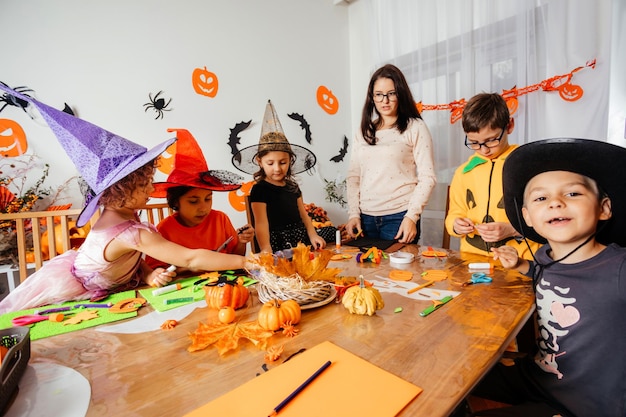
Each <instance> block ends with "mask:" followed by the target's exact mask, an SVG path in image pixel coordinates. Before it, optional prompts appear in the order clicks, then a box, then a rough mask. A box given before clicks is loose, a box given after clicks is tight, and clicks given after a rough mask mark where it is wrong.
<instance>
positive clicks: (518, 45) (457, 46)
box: [358, 0, 611, 184]
mask: <svg viewBox="0 0 626 417" xmlns="http://www.w3.org/2000/svg"><path fill="white" fill-rule="evenodd" d="M358 3H361V4H358V6H359V7H360V8H361V10H363V12H362V15H364V16H366V20H367V22H366V23H365V24H364V25H363V27H364V28H365V30H363V31H362V32H363V33H362V34H361V35H362V36H361V42H363V45H364V46H365V47H366V48H370V57H371V58H369V59H370V60H371V62H369V63H368V65H369V73H370V74H371V73H372V72H373V71H374V70H375V69H376V68H378V67H380V66H381V65H383V64H385V63H393V64H395V65H397V66H398V67H399V68H400V69H402V71H403V72H404V74H405V76H406V77H407V80H408V81H409V84H410V85H411V89H412V91H413V94H414V98H415V99H416V100H417V101H418V102H422V104H423V105H449V104H450V103H454V102H457V101H460V100H462V99H465V100H468V99H469V98H471V97H472V96H473V95H475V94H477V93H480V92H499V93H503V92H504V91H505V90H511V89H513V88H514V87H517V88H518V89H522V88H525V87H530V86H533V85H537V84H540V83H542V82H543V81H544V80H547V79H550V78H551V77H554V76H556V75H567V74H569V73H570V72H571V71H572V70H574V69H575V68H577V67H583V68H582V69H580V70H579V71H577V72H575V73H574V74H573V75H572V76H571V79H570V82H571V84H574V85H578V86H580V87H581V88H582V90H583V92H584V93H583V96H582V97H581V98H580V99H579V100H577V101H566V100H564V99H563V98H561V95H560V94H559V92H558V91H544V90H543V89H542V88H541V87H538V89H537V90H535V91H533V92H529V93H527V94H524V95H520V96H518V97H517V98H518V108H517V111H516V112H515V114H514V116H513V117H514V118H515V130H514V132H513V133H512V134H511V136H510V141H511V142H512V143H520V144H521V143H526V142H529V141H534V140H538V139H543V138H548V137H580V138H591V139H599V140H606V135H607V123H608V120H607V118H608V97H609V94H608V91H609V71H610V59H609V58H610V36H611V1H610V0H600V1H591V0H507V1H505V0H436V1H433V0H359V1H358ZM594 59H595V60H596V65H595V67H594V68H592V67H591V66H587V65H586V64H587V63H588V62H590V61H592V60H594ZM561 82H562V80H558V81H556V83H557V84H560V83H561ZM422 117H423V118H424V120H425V121H426V123H427V124H428V126H429V128H430V130H431V133H432V135H433V139H434V141H435V144H436V148H435V157H436V163H437V171H438V181H439V183H440V184H446V183H449V181H450V179H451V177H452V174H453V172H454V169H455V168H456V167H457V166H458V165H459V164H461V163H462V162H463V161H464V160H465V159H466V158H467V157H468V155H469V154H470V153H471V152H470V151H469V150H468V149H466V148H465V147H464V146H463V137H464V134H463V130H462V127H461V122H460V120H459V121H457V122H456V123H451V111H449V110H424V111H423V112H422Z"/></svg>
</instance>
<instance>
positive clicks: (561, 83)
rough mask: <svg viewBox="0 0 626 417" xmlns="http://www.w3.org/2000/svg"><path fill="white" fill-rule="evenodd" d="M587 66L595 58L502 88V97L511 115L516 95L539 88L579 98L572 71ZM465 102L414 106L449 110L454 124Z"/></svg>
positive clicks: (460, 114) (592, 62)
mask: <svg viewBox="0 0 626 417" xmlns="http://www.w3.org/2000/svg"><path fill="white" fill-rule="evenodd" d="M588 67H590V68H592V69H594V68H595V67H596V60H595V58H594V59H592V60H591V61H587V62H586V63H585V65H584V66H581V67H577V68H574V69H573V70H572V71H570V72H569V73H567V74H563V75H555V76H554V77H550V78H548V79H545V80H543V81H541V82H540V83H537V84H533V85H529V86H526V87H522V88H517V86H514V87H513V88H512V89H510V90H504V91H503V92H502V97H503V98H504V100H505V101H506V104H507V106H508V108H509V112H510V113H511V115H513V114H514V113H515V112H516V111H517V107H518V101H517V97H519V96H522V95H524V94H528V93H532V92H534V91H537V90H539V89H541V90H543V91H558V92H559V96H561V98H562V99H563V100H565V101H576V100H580V98H581V97H582V96H583V89H582V87H581V86H579V85H576V84H572V82H571V81H572V77H573V76H574V73H576V72H578V71H580V70H581V69H584V68H588ZM465 104H466V101H465V99H464V98H462V99H460V100H455V101H452V102H450V103H448V104H422V102H421V101H420V102H418V103H415V106H416V107H417V110H418V111H419V112H420V113H421V112H422V111H424V110H450V113H451V114H450V123H452V124H454V123H455V122H457V121H458V120H459V119H460V118H461V117H462V116H463V109H464V108H465Z"/></svg>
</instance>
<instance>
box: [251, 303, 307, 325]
mask: <svg viewBox="0 0 626 417" xmlns="http://www.w3.org/2000/svg"><path fill="white" fill-rule="evenodd" d="M301 315H302V311H301V308H300V304H298V303H297V302H295V301H294V300H286V301H281V300H269V301H268V302H266V303H265V304H263V307H261V309H260V310H259V317H258V319H257V320H258V322H259V326H261V327H262V328H264V329H265V330H271V331H276V330H278V329H280V328H282V327H283V326H284V325H285V323H287V322H289V323H291V324H298V323H299V322H300V317H301Z"/></svg>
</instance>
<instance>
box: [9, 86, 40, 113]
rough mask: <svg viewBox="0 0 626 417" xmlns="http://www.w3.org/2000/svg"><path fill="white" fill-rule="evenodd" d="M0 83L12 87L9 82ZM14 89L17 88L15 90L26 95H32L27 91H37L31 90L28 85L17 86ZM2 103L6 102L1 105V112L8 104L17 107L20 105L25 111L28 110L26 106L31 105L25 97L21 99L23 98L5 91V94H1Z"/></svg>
mask: <svg viewBox="0 0 626 417" xmlns="http://www.w3.org/2000/svg"><path fill="white" fill-rule="evenodd" d="M0 83H1V84H2V85H3V86H5V87H7V88H11V87H9V85H8V84H5V83H3V82H2V81H0ZM13 90H15V91H17V92H18V93H21V94H23V95H25V96H27V97H30V95H28V94H26V93H28V92H30V93H34V92H35V91H34V90H31V89H30V88H28V87H26V86H24V85H21V86H19V87H15V88H13ZM0 103H4V104H3V105H2V107H0V112H1V111H2V110H4V108H5V107H6V106H15V107H19V108H20V109H22V110H24V111H25V112H26V108H27V107H28V106H29V103H28V101H26V100H23V99H21V98H19V97H15V96H12V95H11V94H9V93H4V94H2V95H1V96H0Z"/></svg>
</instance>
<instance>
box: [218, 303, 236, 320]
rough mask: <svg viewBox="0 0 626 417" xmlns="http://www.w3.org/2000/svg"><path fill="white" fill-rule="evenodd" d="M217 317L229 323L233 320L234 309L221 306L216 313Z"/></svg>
mask: <svg viewBox="0 0 626 417" xmlns="http://www.w3.org/2000/svg"><path fill="white" fill-rule="evenodd" d="M217 319H218V320H219V321H220V322H221V323H224V324H230V323H232V322H233V321H235V309H234V308H232V307H231V306H228V307H222V308H220V311H219V312H218V313H217Z"/></svg>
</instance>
